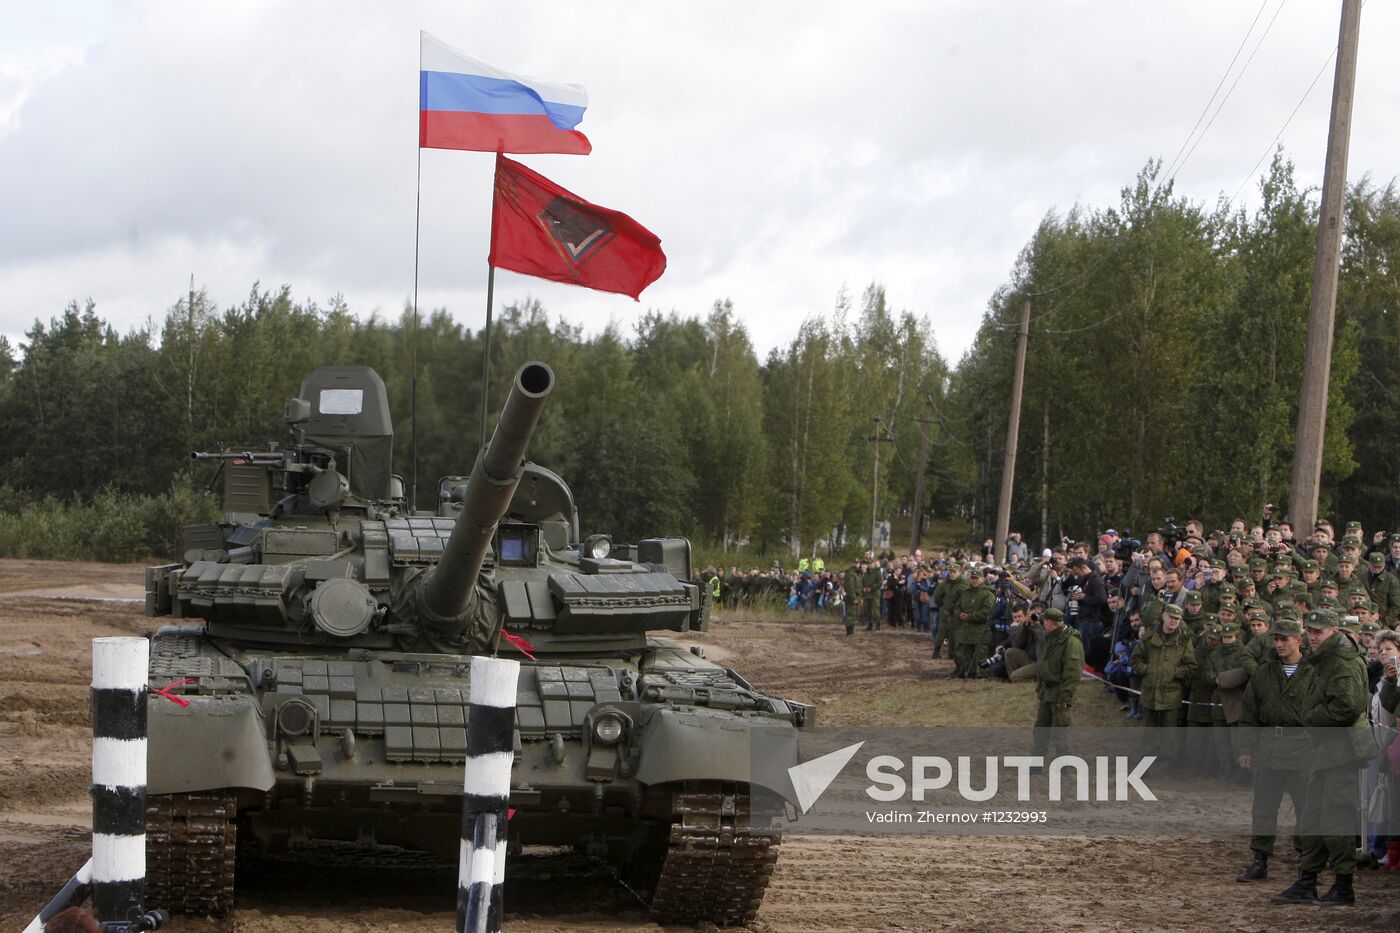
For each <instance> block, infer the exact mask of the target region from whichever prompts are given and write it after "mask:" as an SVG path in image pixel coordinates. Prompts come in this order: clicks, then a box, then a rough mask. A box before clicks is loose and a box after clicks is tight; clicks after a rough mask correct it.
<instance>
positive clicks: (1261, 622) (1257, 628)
mask: <svg viewBox="0 0 1400 933" xmlns="http://www.w3.org/2000/svg"><path fill="white" fill-rule="evenodd" d="M1284 611H1285V612H1286V611H1288V610H1284ZM1281 617H1282V613H1280V618H1281ZM1245 624H1246V625H1247V626H1248V627H1249V634H1248V635H1247V636H1245V642H1244V645H1245V647H1246V648H1248V649H1249V653H1250V654H1251V655H1252V656H1253V657H1254V663H1255V664H1263V663H1264V659H1265V658H1267V657H1268V656H1269V652H1270V651H1272V650H1273V649H1274V636H1273V633H1272V631H1271V628H1270V625H1269V614H1268V613H1267V612H1265V611H1264V610H1263V609H1251V610H1249V611H1248V612H1246V613H1245Z"/></svg>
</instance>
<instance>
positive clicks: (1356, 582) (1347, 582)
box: [1336, 555, 1370, 606]
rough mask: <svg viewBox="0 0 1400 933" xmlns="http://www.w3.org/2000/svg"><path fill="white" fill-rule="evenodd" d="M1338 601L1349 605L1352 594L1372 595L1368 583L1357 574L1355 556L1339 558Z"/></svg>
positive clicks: (1337, 577)
mask: <svg viewBox="0 0 1400 933" xmlns="http://www.w3.org/2000/svg"><path fill="white" fill-rule="evenodd" d="M1336 583H1337V601H1338V602H1340V603H1341V604H1342V605H1344V606H1345V605H1349V604H1350V603H1351V598H1352V596H1366V597H1368V598H1369V597H1370V592H1369V591H1368V590H1367V589H1366V584H1365V583H1364V582H1362V580H1361V578H1360V577H1358V576H1357V575H1356V560H1355V558H1352V557H1348V556H1346V555H1343V556H1342V557H1340V558H1338V559H1337V576H1336Z"/></svg>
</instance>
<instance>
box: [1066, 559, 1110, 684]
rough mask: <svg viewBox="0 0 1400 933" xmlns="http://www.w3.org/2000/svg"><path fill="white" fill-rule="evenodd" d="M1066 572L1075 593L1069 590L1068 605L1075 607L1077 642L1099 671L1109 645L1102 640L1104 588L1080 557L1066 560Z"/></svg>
mask: <svg viewBox="0 0 1400 933" xmlns="http://www.w3.org/2000/svg"><path fill="white" fill-rule="evenodd" d="M1069 572H1070V575H1071V576H1072V577H1073V578H1074V586H1075V587H1076V588H1077V592H1076V591H1073V590H1072V591H1071V592H1072V593H1073V597H1072V599H1071V604H1072V605H1074V606H1075V609H1076V612H1075V619H1074V624H1075V628H1076V629H1077V630H1078V632H1079V641H1080V644H1081V645H1082V646H1083V649H1084V656H1085V658H1086V659H1087V660H1088V662H1089V666H1090V667H1092V668H1093V669H1094V670H1097V671H1101V670H1103V666H1104V664H1106V663H1107V662H1108V647H1109V646H1108V645H1107V644H1106V643H1103V642H1104V639H1103V633H1104V628H1105V626H1106V625H1107V624H1108V623H1109V621H1110V619H1109V616H1108V588H1107V587H1105V586H1104V582H1103V578H1102V577H1100V576H1099V575H1098V574H1097V573H1095V572H1094V568H1093V566H1092V565H1091V564H1090V563H1089V562H1088V561H1087V560H1085V559H1084V558H1082V557H1076V558H1075V559H1074V560H1072V561H1070V562H1069ZM1066 621H1068V619H1066Z"/></svg>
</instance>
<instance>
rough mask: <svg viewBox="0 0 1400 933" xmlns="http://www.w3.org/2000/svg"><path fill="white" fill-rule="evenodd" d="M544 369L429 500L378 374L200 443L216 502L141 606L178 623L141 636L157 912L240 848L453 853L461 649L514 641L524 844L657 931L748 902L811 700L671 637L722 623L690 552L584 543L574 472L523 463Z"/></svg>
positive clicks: (182, 900) (518, 814) (719, 919)
mask: <svg viewBox="0 0 1400 933" xmlns="http://www.w3.org/2000/svg"><path fill="white" fill-rule="evenodd" d="M554 383H555V379H554V373H553V372H552V370H551V369H550V368H549V367H548V366H547V365H545V364H543V363H529V364H527V365H525V366H524V367H522V368H521V369H520V370H519V372H518V373H517V374H516V376H515V379H514V381H513V385H512V389H511V392H510V395H509V397H508V399H507V401H506V403H505V406H504V409H503V411H502V414H501V417H500V421H499V423H498V425H497V426H496V429H495V432H494V433H493V435H492V437H491V440H490V443H489V444H488V445H487V446H486V447H485V448H484V449H482V450H481V451H480V452H479V454H478V456H477V459H476V462H475V465H474V467H473V469H472V471H471V473H470V475H467V476H448V477H444V478H443V479H442V480H441V481H439V483H438V484H437V507H436V509H434V510H431V511H414V510H413V509H412V508H411V507H410V505H409V503H408V501H407V499H406V497H405V495H404V483H403V480H402V479H401V478H400V477H399V476H397V475H396V474H395V473H394V472H393V469H392V447H393V430H392V426H391V422H390V417H389V406H388V400H387V396H386V392H385V388H384V383H383V382H382V380H381V379H380V378H379V376H378V375H377V374H376V373H375V372H374V371H373V370H371V369H368V368H365V367H351V366H332V367H322V368H320V369H317V370H316V371H315V372H313V373H312V374H311V375H310V376H309V377H307V378H306V380H305V381H304V382H303V384H302V386H301V389H300V392H299V394H298V396H297V397H295V398H292V399H289V400H288V402H287V405H286V409H285V412H284V420H285V421H286V423H287V426H288V430H289V440H288V442H287V443H286V444H285V445H284V446H277V445H274V446H271V447H269V448H268V449H260V450H237V451H230V450H225V451H219V452H216V453H197V454H195V455H194V456H195V458H196V459H197V460H215V461H218V467H219V469H220V470H221V471H222V473H223V477H222V478H223V491H224V520H223V521H221V522H215V523H208V524H200V525H194V526H190V527H187V528H185V529H184V531H183V538H182V545H183V550H184V553H183V560H181V561H180V562H178V563H171V564H166V565H162V566H157V567H151V568H148V570H147V574H146V609H147V613H148V614H149V615H153V616H169V617H171V619H170V623H169V624H166V625H164V626H163V627H161V628H160V629H159V630H157V631H156V632H155V633H154V635H153V637H152V644H151V671H150V683H151V688H152V696H151V701H150V706H149V711H150V719H149V734H150V739H149V785H148V819H147V825H148V851H147V872H148V875H147V892H148V895H147V901H148V902H149V903H151V904H156V905H160V906H163V907H169V908H172V909H175V910H180V911H184V912H186V913H192V914H213V915H219V914H222V913H224V912H226V911H227V910H228V909H229V908H230V907H231V906H232V903H233V893H234V890H235V884H236V875H237V872H238V865H239V864H240V862H239V859H238V852H239V850H240V846H244V847H252V848H254V849H255V850H257V851H260V852H262V853H264V854H276V853H289V852H296V851H307V850H313V849H314V848H315V847H316V846H319V845H341V846H350V847H351V848H352V849H353V850H354V851H355V852H357V853H358V852H364V853H367V857H370V858H372V855H373V853H375V852H424V853H431V854H434V855H437V856H441V857H444V858H455V857H456V854H457V852H458V846H459V835H460V812H461V797H460V795H461V788H462V768H463V762H464V760H465V755H466V730H465V719H466V717H465V704H466V699H467V688H468V677H469V667H470V657H471V656H472V655H474V654H481V653H495V652H499V654H500V655H502V656H509V657H516V658H519V659H520V660H521V662H522V668H521V674H520V680H519V686H518V692H517V708H516V719H515V736H514V742H515V761H514V765H513V770H512V787H511V799H510V805H511V808H512V811H513V813H512V817H511V819H510V822H509V841H508V845H509V849H510V851H511V852H513V853H519V852H520V851H521V850H522V849H523V848H524V847H526V846H552V847H572V848H573V849H575V850H577V851H579V852H582V853H585V854H586V855H588V856H592V857H595V858H597V859H600V860H603V861H605V862H606V863H607V864H609V865H611V866H613V867H614V868H615V870H616V871H618V872H619V873H620V877H623V878H626V879H628V881H629V884H630V886H631V887H633V888H635V890H637V891H639V892H641V896H643V897H644V898H645V899H647V900H648V902H649V909H650V913H651V916H652V917H653V919H655V920H657V921H658V922H663V923H698V922H709V923H714V924H719V925H725V924H734V923H746V922H748V921H750V920H752V918H753V916H754V913H755V911H756V910H757V909H758V906H759V903H760V902H761V900H762V898H763V894H764V890H765V888H766V886H767V884H768V880H769V876H770V875H771V873H772V871H773V866H774V864H775V862H776V860H777V855H778V848H779V844H780V842H781V828H780V823H781V819H780V818H779V817H781V815H782V813H783V809H782V808H783V806H784V802H785V801H791V800H792V789H791V785H790V783H786V767H787V766H788V765H791V764H795V763H796V761H797V757H796V747H797V742H796V734H797V732H796V730H798V729H799V728H801V727H802V726H804V725H805V724H807V723H808V722H810V720H811V710H810V709H809V708H808V707H806V706H804V705H802V704H799V703H795V702H791V701H787V700H783V699H780V698H778V697H773V696H769V695H766V694H764V693H762V692H760V691H758V690H756V689H755V688H754V687H753V686H752V685H750V684H749V683H747V682H746V681H745V680H744V678H743V677H741V676H740V675H739V674H738V673H736V672H735V671H733V670H730V669H728V668H725V667H723V666H721V665H718V664H715V663H712V662H711V661H708V660H706V659H705V658H704V657H703V652H702V651H700V650H698V649H691V650H687V649H686V648H685V647H684V646H682V645H680V644H678V643H677V642H675V641H673V640H672V639H670V638H667V637H665V636H664V635H659V634H654V633H666V632H687V631H696V630H703V629H705V628H707V626H708V620H709V608H710V607H709V604H708V593H707V591H706V588H705V587H704V586H703V585H701V584H700V582H699V581H697V580H695V579H693V573H692V567H691V556H690V544H689V542H688V541H687V540H686V539H684V538H679V537H656V538H648V539H645V540H641V541H638V542H636V543H635V544H622V543H615V542H613V541H612V540H611V539H610V538H609V537H608V536H607V535H606V534H601V533H596V534H590V535H588V536H586V537H582V536H581V533H580V528H579V519H578V510H577V509H576V507H575V503H574V498H573V493H572V491H571V490H570V489H569V487H568V485H567V484H566V483H565V482H564V481H563V480H562V479H561V478H560V477H559V476H558V475H556V474H555V473H553V472H551V471H550V470H548V469H545V468H544V467H541V466H538V465H535V464H532V463H529V462H526V461H525V453H526V446H527V444H528V442H529V439H530V436H531V434H532V433H533V431H534V429H535V426H536V424H537V422H538V419H539V416H540V412H541V409H542V408H543V406H544V404H545V402H546V400H547V398H548V396H549V395H550V393H551V392H552V391H553V389H554ZM760 747H761V748H763V749H765V751H764V752H763V753H762V755H759V754H757V753H756V752H755V749H757V748H760ZM775 749H776V752H774V750H775ZM758 757H763V758H764V759H765V761H764V762H762V763H761V766H760V763H759V762H758V761H757V760H756V759H757V758H758ZM760 797H761V798H762V802H760Z"/></svg>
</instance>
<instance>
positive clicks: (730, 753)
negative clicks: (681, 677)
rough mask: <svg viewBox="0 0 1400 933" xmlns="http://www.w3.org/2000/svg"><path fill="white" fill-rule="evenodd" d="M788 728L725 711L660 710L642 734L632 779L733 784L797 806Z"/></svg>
mask: <svg viewBox="0 0 1400 933" xmlns="http://www.w3.org/2000/svg"><path fill="white" fill-rule="evenodd" d="M797 735H798V733H797V730H796V729H795V728H794V727H793V726H792V724H791V723H788V722H783V721H779V720H774V719H767V718H764V717H746V716H736V715H734V714H733V713H730V712H727V711H724V710H712V709H704V708H698V707H697V708H686V709H672V708H666V707H663V708H660V709H657V710H656V711H655V712H653V713H652V715H651V716H650V718H648V719H647V720H646V722H645V723H644V725H643V726H642V730H641V738H640V742H641V761H640V762H639V763H638V766H637V780H638V781H640V782H641V783H643V784H665V783H669V782H671V781H738V782H742V783H746V784H752V785H755V786H758V787H765V788H768V789H769V790H772V791H773V792H775V793H777V794H779V795H780V796H782V797H783V798H784V799H785V800H787V801H789V802H794V803H795V802H796V794H795V793H794V792H793V788H792V779H791V778H790V777H789V775H788V768H790V767H791V766H793V765H795V764H797V763H798V760H799V759H798V754H797Z"/></svg>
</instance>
